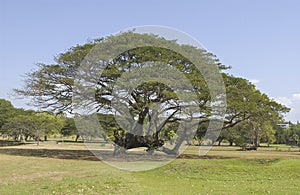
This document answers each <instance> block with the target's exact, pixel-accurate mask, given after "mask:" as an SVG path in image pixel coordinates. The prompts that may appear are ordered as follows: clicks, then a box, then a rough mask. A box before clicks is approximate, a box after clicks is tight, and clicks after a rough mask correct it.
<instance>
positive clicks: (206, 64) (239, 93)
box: [16, 32, 288, 154]
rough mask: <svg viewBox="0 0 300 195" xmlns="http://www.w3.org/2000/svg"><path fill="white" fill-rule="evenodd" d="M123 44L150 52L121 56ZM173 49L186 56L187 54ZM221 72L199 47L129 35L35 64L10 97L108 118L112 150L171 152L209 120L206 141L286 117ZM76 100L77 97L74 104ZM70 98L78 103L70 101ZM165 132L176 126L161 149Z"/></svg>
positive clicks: (238, 80)
mask: <svg viewBox="0 0 300 195" xmlns="http://www.w3.org/2000/svg"><path fill="white" fill-rule="evenodd" d="M128 39H129V40H130V41H129V43H132V42H137V43H138V42H139V41H140V40H143V43H147V44H148V45H150V46H147V44H146V46H140V47H130V48H132V49H130V50H126V49H124V48H127V47H128V45H122V44H125V43H128V42H126V41H125V42H124V41H123V42H122V41H121V42H120V40H128ZM120 43H121V46H120ZM153 43H154V45H156V46H153ZM99 44H100V45H104V46H105V47H104V49H103V48H101V47H100V49H101V52H102V53H101V56H97V54H98V53H97V50H95V49H94V48H95V47H96V48H97V46H98V45H99ZM115 45H118V48H121V49H119V51H121V52H120V53H119V54H118V55H117V56H114V58H109V59H105V56H106V55H108V54H109V53H105V51H106V50H108V51H109V49H107V48H110V47H115ZM162 45H163V46H162ZM133 46H134V45H133ZM98 49H99V47H98ZM105 49H106V50H105ZM122 49H123V50H122ZM174 51H184V52H183V53H184V54H185V55H182V53H180V52H174ZM103 52H104V53H103ZM86 56H89V58H87V57H86ZM103 59H104V60H103ZM195 63H196V64H195ZM199 64H200V65H201V66H200V67H201V70H200V69H199V66H197V65H199ZM212 69H217V70H219V71H220V74H221V75H222V78H223V80H224V84H225V87H226V92H225V91H223V90H222V86H221V85H219V83H218V81H217V79H218V75H217V74H219V73H216V72H214V71H211V70H212ZM226 69H228V67H226V66H224V65H222V64H221V63H220V62H219V60H218V59H217V58H216V56H214V55H213V54H211V53H209V52H207V51H206V50H204V49H199V48H196V47H194V46H189V45H182V44H179V43H177V42H176V41H170V40H166V39H164V38H160V37H157V36H154V35H148V34H137V33H134V32H127V33H123V34H120V35H116V36H109V37H106V38H102V39H97V40H94V41H91V42H89V43H87V44H84V45H77V46H75V47H72V48H70V49H69V50H68V51H67V52H65V53H62V54H60V55H58V56H57V57H56V58H55V63H54V64H38V65H37V69H36V70H35V71H32V72H30V73H28V74H27V77H26V81H25V86H24V88H23V89H17V90H16V92H17V93H18V94H19V95H23V96H30V97H32V98H33V103H34V104H36V105H38V106H39V107H42V108H45V109H51V110H53V111H55V112H69V113H73V111H74V110H73V108H74V104H75V106H76V104H78V103H79V104H81V106H82V108H87V107H89V108H91V109H92V111H91V112H97V113H100V114H104V113H110V114H114V119H113V120H112V121H113V122H112V124H113V125H112V126H113V129H114V131H113V133H110V135H109V136H108V137H112V135H113V138H112V141H113V142H114V143H115V144H116V145H117V146H118V147H123V148H125V149H130V148H135V147H147V148H148V150H154V149H157V148H160V149H161V150H162V151H164V152H166V153H173V154H177V153H178V149H179V147H180V145H181V144H182V143H183V141H184V140H186V139H189V138H193V136H194V135H195V134H197V136H200V137H201V136H202V135H201V132H200V133H197V132H199V128H200V127H203V125H204V124H207V123H209V122H211V121H213V122H215V124H217V125H215V126H216V129H213V127H214V126H211V127H210V130H211V136H210V138H212V140H213V141H214V140H215V139H216V138H217V136H218V132H219V130H220V128H222V129H228V128H231V127H233V126H235V125H237V124H239V123H241V122H243V121H247V120H256V119H262V118H264V119H265V118H267V119H268V120H271V121H276V120H278V119H280V117H281V114H282V113H285V112H287V111H288V109H287V108H286V107H284V106H282V105H280V104H278V103H276V102H275V101H273V100H271V99H270V98H268V97H267V96H266V95H265V94H261V93H260V92H259V91H258V90H257V89H255V87H254V85H252V84H251V83H250V82H248V81H247V80H245V79H241V78H236V77H234V76H232V75H229V74H227V73H224V72H223V71H224V70H226ZM178 72H179V73H178ZM100 73H101V74H100ZM166 75H168V76H166ZM153 77H155V79H152V78H153ZM208 78H210V81H208ZM214 82H215V83H214ZM91 91H92V93H91V94H92V95H90V94H89V93H90V92H91ZM212 91H213V93H212ZM85 92H86V93H85ZM85 94H86V95H85ZM226 95H227V111H226V113H223V112H222V109H223V108H224V107H225V106H226V105H225V103H226V102H224V101H222V100H224V97H225V96H226ZM77 96H80V97H79V98H77V99H76V97H77ZM74 97H75V99H76V100H77V101H78V100H82V101H81V102H80V101H79V102H76V101H74ZM216 108H217V109H216ZM218 108H220V113H218V111H219V109H218ZM73 114H74V113H73ZM77 114H78V113H77ZM223 117H225V121H224V125H223V120H222V118H223ZM110 118H111V117H110ZM218 123H222V126H220V125H218ZM82 124H83V125H84V123H82ZM100 124H101V122H100ZM115 124H118V125H115ZM180 124H181V125H180ZM108 126H109V124H104V127H108ZM204 126H205V125H204ZM170 127H172V128H174V129H172V132H175V133H176V136H175V137H176V141H175V144H174V145H173V147H172V148H170V147H169V148H167V147H164V145H165V142H166V136H165V135H166V134H168V133H166V131H168V132H170ZM93 128H94V127H93ZM192 129H196V130H192ZM196 131H197V132H196ZM88 132H91V131H89V130H87V133H88ZM99 132H101V133H98V134H101V135H102V134H103V131H99ZM104 132H105V131H104ZM213 132H216V134H215V135H214V133H213ZM82 133H83V134H84V133H85V132H82ZM95 134H97V133H95V132H92V133H90V135H95ZM96 136H97V135H96ZM203 136H204V135H203ZM214 136H215V137H214Z"/></svg>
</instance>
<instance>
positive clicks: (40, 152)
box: [0, 148, 232, 161]
mask: <svg viewBox="0 0 300 195" xmlns="http://www.w3.org/2000/svg"><path fill="white" fill-rule="evenodd" d="M0 154H6V155H16V156H32V157H42V158H56V159H73V160H89V161H100V159H99V158H98V157H97V156H95V155H94V154H96V155H97V154H99V155H100V156H101V155H102V156H105V158H104V159H105V160H106V159H107V158H110V159H114V158H115V157H113V155H112V154H111V152H105V151H90V150H61V149H21V148H0ZM160 156H161V158H160V160H163V159H164V160H165V158H170V156H169V157H167V156H166V155H160ZM128 157H130V158H128ZM152 157H153V156H151V155H148V158H149V159H153V158H152ZM156 158H157V155H156ZM172 158H174V156H172ZM177 158H180V159H228V158H232V157H224V156H211V155H209V156H199V155H195V154H181V155H180V156H178V157H177ZM117 159H119V157H118V158H115V160H117ZM126 159H127V160H126V161H133V160H138V159H141V160H143V159H145V155H140V154H130V155H127V157H126Z"/></svg>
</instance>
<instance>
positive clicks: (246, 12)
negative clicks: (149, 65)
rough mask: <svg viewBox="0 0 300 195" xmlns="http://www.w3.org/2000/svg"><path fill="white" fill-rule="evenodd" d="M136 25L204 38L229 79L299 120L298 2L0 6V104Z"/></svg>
mask: <svg viewBox="0 0 300 195" xmlns="http://www.w3.org/2000/svg"><path fill="white" fill-rule="evenodd" d="M139 25H164V26H169V27H173V28H177V29H179V30H181V31H184V32H186V33H188V34H190V35H191V36H193V37H195V38H196V39H197V40H199V41H200V42H201V43H202V44H203V45H204V46H205V47H206V48H207V49H208V50H209V51H211V52H213V53H214V54H216V55H217V56H218V57H219V58H220V60H221V61H222V62H223V63H224V64H226V65H230V66H232V70H231V71H230V73H232V74H233V75H235V76H241V77H244V78H247V79H249V80H252V81H253V82H255V83H256V85H257V87H258V88H259V89H260V90H261V91H262V92H264V93H266V94H268V95H269V96H270V97H272V98H275V99H277V100H278V101H280V102H282V103H285V104H287V105H288V106H290V107H292V109H293V110H292V112H291V113H290V114H289V115H287V119H288V120H293V121H296V120H300V95H299V94H300V85H299V83H300V76H299V74H300V71H299V70H300V62H299V56H300V1H298V0H277V1H273V0H263V1H261V0H252V1H246V0H234V1H233V0H224V1H223V0H218V1H217V0H206V1H201V0H194V1H188V0H187V1H178V2H176V1H170V0H164V1H162V0H152V1H141V0H130V1H121V0H120V1H114V0H107V1H96V0H94V1H92V0H85V1H82V0H80V1H79V0H72V1H67V0H35V1H33V0H26V1H16V0H0V87H1V88H0V89H1V90H0V98H6V99H9V100H10V101H12V103H13V104H14V105H15V106H16V107H26V106H25V102H26V101H25V100H22V101H21V100H15V99H14V98H13V97H11V96H10V95H9V94H8V93H9V92H11V89H12V88H20V87H21V86H22V77H21V75H24V74H25V73H26V72H29V71H30V70H32V69H33V68H35V63H37V62H44V63H51V62H53V57H54V56H55V55H57V54H59V53H61V52H64V51H66V50H67V49H68V48H70V47H71V46H74V45H76V44H83V43H85V42H86V41H87V40H88V39H93V38H99V37H102V36H106V35H109V34H112V33H115V32H118V31H120V30H123V29H126V28H129V27H132V26H139Z"/></svg>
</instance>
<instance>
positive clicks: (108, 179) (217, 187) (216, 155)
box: [0, 142, 300, 194]
mask: <svg viewBox="0 0 300 195" xmlns="http://www.w3.org/2000/svg"><path fill="white" fill-rule="evenodd" d="M197 153H198V148H197V147H190V148H189V149H188V150H187V151H186V153H185V154H184V155H182V156H181V157H180V158H178V159H176V160H175V161H173V162H172V163H170V164H168V165H166V166H163V167H160V168H157V169H154V170H151V171H142V172H128V171H122V170H118V169H116V168H113V167H110V166H108V165H106V164H104V163H103V162H101V161H99V160H98V159H97V158H96V157H94V156H93V155H92V154H91V153H90V152H89V151H88V150H86V148H85V147H84V145H83V144H76V143H63V144H56V143H55V142H48V143H42V144H41V145H40V146H36V145H33V144H29V145H21V146H9V147H1V148H0V168H1V172H0V183H1V186H0V194H299V191H300V152H299V148H291V147H289V146H284V145H276V146H272V147H270V148H267V147H262V148H259V149H258V151H239V150H238V148H236V147H224V146H222V147H218V146H216V147H214V148H213V149H212V150H211V151H210V152H209V153H208V155H207V156H206V157H201V158H200V157H199V156H198V155H197Z"/></svg>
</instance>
